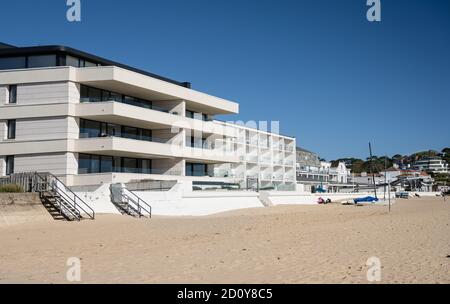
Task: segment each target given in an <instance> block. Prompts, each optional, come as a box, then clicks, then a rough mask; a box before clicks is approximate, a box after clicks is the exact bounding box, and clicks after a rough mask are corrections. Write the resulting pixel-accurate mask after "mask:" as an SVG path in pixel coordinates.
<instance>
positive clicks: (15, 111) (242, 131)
mask: <svg viewBox="0 0 450 304" xmlns="http://www.w3.org/2000/svg"><path fill="white" fill-rule="evenodd" d="M13 86H14V87H16V89H17V94H16V96H17V98H16V101H15V102H14V103H10V102H9V101H10V90H11V88H12V87H13ZM87 88H89V89H87ZM90 89H92V90H93V91H95V92H96V91H101V94H102V96H105V94H109V95H108V96H109V97H107V98H106V99H105V98H103V97H102V99H101V100H95V101H92V100H91V99H89V98H91V96H89V98H88V100H87V99H86V96H85V95H83V94H85V93H83V90H90ZM114 94H116V95H117V94H119V95H120V96H121V98H124V99H125V98H126V97H130V98H133V100H139V102H142V100H144V101H149V102H151V105H152V106H151V108H145V107H142V106H137V105H135V104H130V103H128V104H127V103H125V102H119V101H117V100H114V97H113V95H114ZM92 96H94V95H92ZM131 96H132V97H131ZM94 97H95V96H94ZM94 97H92V98H94ZM108 98H110V99H108ZM188 111H189V112H195V113H200V115H204V117H207V119H205V120H199V119H197V117H195V118H191V117H189V116H188V115H187V113H188ZM238 112H239V105H238V104H237V103H235V102H232V101H228V100H225V99H222V98H218V97H214V96H210V95H207V94H204V93H201V92H197V91H194V90H192V89H190V88H187V87H182V86H179V85H176V84H173V83H170V82H166V81H163V80H159V79H156V78H152V77H150V76H147V75H143V74H140V73H138V72H134V71H131V70H127V69H124V68H120V67H116V66H97V67H85V68H75V67H69V66H61V67H48V68H47V67H45V68H35V69H15V70H1V71H0V177H1V176H5V175H6V174H7V167H8V165H7V162H6V159H7V157H9V158H10V159H11V157H12V158H13V173H19V172H33V171H40V172H50V173H53V174H55V175H57V176H59V177H61V178H62V180H63V181H65V182H66V184H67V185H68V186H81V185H96V184H102V183H118V182H120V183H126V182H130V181H132V180H142V179H154V180H178V181H180V180H188V181H200V182H202V181H203V182H218V183H237V184H240V185H245V181H246V178H247V177H253V176H255V177H258V178H259V179H260V181H261V185H262V186H264V185H272V184H276V185H277V186H279V185H287V187H288V186H290V185H295V176H296V172H295V139H294V138H289V137H284V136H279V135H276V134H270V133H264V132H260V131H257V130H250V129H246V128H243V127H239V126H237V125H233V124H223V123H220V122H217V121H214V120H213V117H214V116H215V115H218V114H237V113H238ZM11 121H14V132H13V133H14V136H13V138H9V133H8V132H11V128H12V127H11V126H12V124H10V122H11ZM86 121H89V122H92V123H95V124H98V125H99V126H100V127H99V130H101V131H99V132H100V133H99V135H98V136H92V134H91V133H89V132H90V131H92V129H90V128H89V127H83V126H82V125H83V124H86ZM104 126H105V128H106V129H105V130H107V131H102V130H103V128H104ZM114 128H118V129H120V130H121V131H120V132H119V133H120V136H118V135H117V134H116V133H115V132H116V130H115V129H114ZM125 128H127V129H130V128H131V129H133V130H136V131H133V132H137V133H136V134H138V135H136V136H141V137H139V138H141V139H136V138H130V137H129V136H128V135H124V134H125V132H124V131H123V130H124V129H125ZM82 130H85V131H82ZM86 130H87V131H86ZM111 130H112V131H111ZM83 132H85V133H83ZM145 132H147V133H148V132H150V133H149V134H151V135H148V136H147V137H146V139H145V140H143V139H142V138H144V135H143V134H144V133H145ZM112 134H113V135H112ZM126 134H128V133H126ZM139 134H140V135H139ZM198 134H200V135H199V136H200V138H199V139H200V145H192V146H191V145H190V144H189V143H188V141H189V140H191V139H192V138H194V140H193V141H194V142H196V139H197V137H196V136H197V135H198ZM133 136H134V135H133ZM262 137H267V138H268V142H267V143H268V145H269V143H270V146H267V147H263V146H261V145H259V143H260V142H261V141H260V139H261V138H262ZM156 139H157V140H156ZM254 143H256V144H254ZM254 157H256V158H255V159H253V158H254ZM86 159H88V160H86ZM84 162H89V164H88V166H89V170H88V171H89V172H87V171H86V172H84V171H83V170H87V169H86V168H85V167H82V163H83V166H84ZM147 162H148V163H151V165H148V164H147ZM129 163H134V164H133V165H129ZM117 164H120V165H117ZM144 164H145V165H144ZM97 166H99V167H97ZM118 166H119V167H120V168H121V169H120V170H119V171H117V170H116V169H117V168H118ZM197 166H200V167H201V166H204V168H207V170H204V171H205V172H198V169H196V168H197ZM144 167H145V168H144ZM187 168H189V170H191V169H192V172H191V171H188V169H187ZM201 168H202V169H201V170H203V167H201ZM226 168H229V171H230V172H231V171H232V170H234V171H233V172H234V173H233V174H223V170H226ZM133 170H134V171H133ZM138 170H141V171H142V172H137V171H138ZM196 170H197V171H196ZM110 171H111V172H110ZM10 173H11V172H10ZM198 173H200V174H199V175H198V176H191V174H194V175H195V174H198ZM203 173H204V174H203ZM269 175H270V177H269ZM279 187H280V189H281V188H283V187H281V186H279Z"/></svg>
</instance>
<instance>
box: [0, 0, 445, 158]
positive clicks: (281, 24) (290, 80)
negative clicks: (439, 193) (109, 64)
mask: <svg viewBox="0 0 450 304" xmlns="http://www.w3.org/2000/svg"><path fill="white" fill-rule="evenodd" d="M81 3H82V22H80V23H69V22H67V21H66V9H67V7H66V0H41V1H31V0H22V1H1V3H0V11H1V12H2V18H0V28H1V30H0V41H3V42H6V43H11V44H15V45H18V46H29V45H48V44H63V45H68V46H72V47H74V48H78V49H81V50H84V51H87V52H91V53H94V54H97V55H99V56H102V57H106V58H108V59H112V60H116V61H119V62H123V63H125V64H128V65H132V66H135V67H138V68H142V69H145V70H148V71H151V72H153V73H157V74H161V75H163V76H167V77H170V78H173V79H176V80H179V81H190V82H192V84H193V88H194V89H197V90H200V91H204V92H206V93H209V94H212V95H216V96H220V97H223V98H227V99H231V100H234V101H237V102H239V103H240V105H241V113H240V114H239V116H232V117H221V118H222V119H230V120H238V119H240V120H245V121H247V120H255V121H271V120H279V121H281V133H283V134H286V135H290V136H295V137H296V138H297V141H298V145H300V146H302V147H305V148H307V149H310V150H313V151H316V152H318V153H319V154H320V155H321V156H322V157H324V158H327V159H335V158H340V157H350V156H353V157H361V158H366V157H367V154H368V147H367V146H368V142H369V141H372V143H373V146H374V153H375V154H377V155H385V154H388V155H393V154H394V153H403V154H410V153H413V152H417V151H420V150H424V149H438V150H441V149H442V148H444V147H445V146H450V140H449V139H450V123H449V122H450V121H449V113H450V1H448V0H410V1H408V0H381V3H382V22H381V23H369V22H368V21H367V19H366V11H367V7H366V0H340V1H336V0H292V1H291V0H191V1H186V0H179V1H178V0H157V1H154V0H127V1H116V0H114V1H107V0H95V1H94V0H81Z"/></svg>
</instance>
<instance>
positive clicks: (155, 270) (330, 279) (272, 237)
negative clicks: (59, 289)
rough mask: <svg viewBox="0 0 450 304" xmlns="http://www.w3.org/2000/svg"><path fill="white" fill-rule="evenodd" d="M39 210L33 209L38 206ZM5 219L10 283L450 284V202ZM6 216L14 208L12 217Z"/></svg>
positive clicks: (4, 257)
mask: <svg viewBox="0 0 450 304" xmlns="http://www.w3.org/2000/svg"><path fill="white" fill-rule="evenodd" d="M30 214H31V213H30ZM30 214H28V215H26V214H25V213H23V214H22V217H28V218H27V222H26V223H23V222H24V221H23V220H22V221H18V222H15V223H13V224H11V223H9V224H7V223H5V222H1V223H0V246H1V247H0V283H68V282H67V280H66V272H67V270H68V267H67V266H66V262H67V259H68V258H70V257H78V258H80V259H81V282H82V283H369V282H368V280H367V270H368V267H367V266H366V262H367V260H368V259H369V258H370V257H377V258H379V260H380V262H381V266H382V269H381V270H382V271H381V283H450V258H449V257H448V256H449V255H450V202H449V201H447V203H446V204H444V202H443V200H442V198H441V199H437V198H423V199H411V200H402V201H398V202H397V204H395V205H394V207H393V210H392V213H391V214H388V213H387V208H386V207H380V206H367V207H354V206H341V205H327V206H282V207H274V208H265V209H248V210H240V211H237V212H230V213H226V214H220V215H216V216H210V217H204V218H154V219H151V220H148V219H133V218H130V217H125V216H99V217H98V219H97V220H96V221H83V222H81V223H67V222H55V221H52V220H50V219H47V220H44V219H43V218H42V214H40V215H39V217H37V219H36V217H34V216H32V215H30ZM3 215H4V214H3Z"/></svg>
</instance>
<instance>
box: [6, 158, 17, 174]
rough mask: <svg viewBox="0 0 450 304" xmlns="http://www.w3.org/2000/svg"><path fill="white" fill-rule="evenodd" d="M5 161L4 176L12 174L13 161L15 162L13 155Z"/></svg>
mask: <svg viewBox="0 0 450 304" xmlns="http://www.w3.org/2000/svg"><path fill="white" fill-rule="evenodd" d="M5 161H6V175H12V174H14V161H15V157H14V155H8V156H6V157H5Z"/></svg>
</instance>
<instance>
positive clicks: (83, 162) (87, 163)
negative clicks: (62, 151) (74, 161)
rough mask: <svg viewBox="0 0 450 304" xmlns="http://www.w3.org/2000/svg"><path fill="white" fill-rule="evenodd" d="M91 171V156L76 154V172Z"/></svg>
mask: <svg viewBox="0 0 450 304" xmlns="http://www.w3.org/2000/svg"><path fill="white" fill-rule="evenodd" d="M88 173H91V156H90V155H85V154H80V155H79V156H78V174H88Z"/></svg>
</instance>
